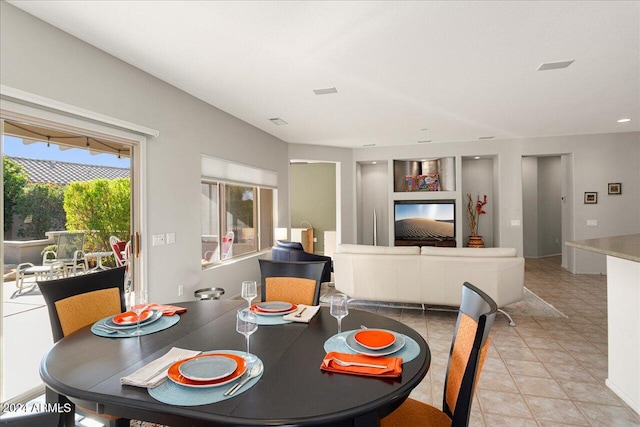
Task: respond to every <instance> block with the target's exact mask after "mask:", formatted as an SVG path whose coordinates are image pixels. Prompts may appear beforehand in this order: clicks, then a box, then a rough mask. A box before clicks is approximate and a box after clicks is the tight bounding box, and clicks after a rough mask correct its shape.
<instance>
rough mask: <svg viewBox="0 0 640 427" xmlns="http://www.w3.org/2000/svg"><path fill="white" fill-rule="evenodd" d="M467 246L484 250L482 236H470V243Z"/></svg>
mask: <svg viewBox="0 0 640 427" xmlns="http://www.w3.org/2000/svg"><path fill="white" fill-rule="evenodd" d="M467 246H468V247H470V248H484V242H483V241H482V236H469V243H467Z"/></svg>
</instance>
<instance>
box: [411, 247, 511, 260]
mask: <svg viewBox="0 0 640 427" xmlns="http://www.w3.org/2000/svg"><path fill="white" fill-rule="evenodd" d="M420 253H421V254H422V255H431V256H464V257H472V258H473V257H475V258H504V257H514V256H516V250H515V248H442V247H434V246H423V247H422V248H421V250H420Z"/></svg>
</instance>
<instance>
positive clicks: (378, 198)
mask: <svg viewBox="0 0 640 427" xmlns="http://www.w3.org/2000/svg"><path fill="white" fill-rule="evenodd" d="M358 166H359V169H360V182H359V183H358V185H357V187H358V188H359V189H360V191H361V193H362V194H363V197H362V204H361V205H360V206H361V208H360V209H358V212H357V217H358V235H359V236H358V241H357V242H358V243H360V244H363V245H373V211H374V209H375V211H376V223H377V227H376V230H377V243H378V246H390V245H389V224H391V223H393V211H389V192H388V191H387V188H388V187H389V170H388V164H387V162H377V163H376V164H375V165H374V164H361V165H358ZM365 194H366V196H365ZM391 246H393V244H391Z"/></svg>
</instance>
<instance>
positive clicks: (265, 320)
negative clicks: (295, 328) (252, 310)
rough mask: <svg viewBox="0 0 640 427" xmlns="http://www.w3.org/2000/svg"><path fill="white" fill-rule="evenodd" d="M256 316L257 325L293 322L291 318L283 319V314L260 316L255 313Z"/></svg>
mask: <svg viewBox="0 0 640 427" xmlns="http://www.w3.org/2000/svg"><path fill="white" fill-rule="evenodd" d="M256 317H257V318H258V325H259V326H269V325H286V324H287V323H293V321H292V320H284V314H283V315H282V316H260V315H259V314H257V315H256Z"/></svg>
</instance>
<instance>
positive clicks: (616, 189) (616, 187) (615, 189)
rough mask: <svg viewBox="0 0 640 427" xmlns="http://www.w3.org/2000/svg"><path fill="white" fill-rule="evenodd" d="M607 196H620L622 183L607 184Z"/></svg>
mask: <svg viewBox="0 0 640 427" xmlns="http://www.w3.org/2000/svg"><path fill="white" fill-rule="evenodd" d="M609 194H622V183H620V182H610V183H609Z"/></svg>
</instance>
